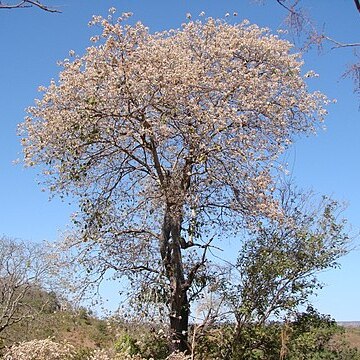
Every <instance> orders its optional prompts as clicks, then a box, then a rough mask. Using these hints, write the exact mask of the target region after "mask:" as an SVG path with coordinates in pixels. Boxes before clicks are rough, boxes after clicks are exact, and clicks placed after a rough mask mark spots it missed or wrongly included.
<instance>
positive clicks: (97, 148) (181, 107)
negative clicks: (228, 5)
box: [20, 14, 327, 350]
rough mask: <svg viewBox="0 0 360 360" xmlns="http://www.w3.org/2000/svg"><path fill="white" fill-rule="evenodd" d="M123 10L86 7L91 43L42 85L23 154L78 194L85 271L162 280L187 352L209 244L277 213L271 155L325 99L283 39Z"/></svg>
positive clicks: (178, 342)
mask: <svg viewBox="0 0 360 360" xmlns="http://www.w3.org/2000/svg"><path fill="white" fill-rule="evenodd" d="M128 16H129V14H123V18H120V19H119V20H118V21H114V22H112V21H110V20H106V19H103V18H101V17H94V19H93V24H98V23H100V24H101V25H102V27H103V32H102V35H101V36H100V37H94V38H92V40H93V41H95V43H96V42H98V43H97V44H95V45H94V46H91V47H89V48H88V49H87V52H86V54H85V55H84V56H82V57H78V56H77V57H75V59H74V60H73V61H69V60H65V61H64V63H63V70H62V72H61V73H60V79H59V82H58V83H56V82H55V81H53V82H52V83H51V84H50V86H49V87H48V88H43V91H44V95H43V98H42V99H41V100H37V101H36V105H35V106H33V107H31V108H29V110H28V111H29V116H28V117H27V119H26V120H25V122H24V123H23V124H22V126H21V130H20V131H21V132H22V134H23V139H22V142H23V145H24V154H25V155H24V156H25V162H26V164H27V165H29V166H33V165H36V164H38V165H43V166H44V173H45V174H46V181H47V182H48V184H49V186H50V189H51V190H53V191H56V192H59V193H60V194H62V195H66V194H69V193H71V194H73V195H74V196H77V197H78V198H79V212H78V214H77V216H76V217H75V219H74V222H75V224H76V225H77V226H78V229H79V231H78V236H77V237H73V238H72V244H77V245H78V247H79V251H80V252H79V255H78V256H79V259H80V261H81V262H82V263H83V264H84V265H85V266H86V268H87V271H88V273H90V274H91V273H92V274H94V275H95V276H96V277H97V279H102V278H103V276H104V273H105V272H106V270H107V269H112V270H115V272H116V274H118V276H128V277H130V279H133V284H134V285H136V286H139V284H144V283H146V284H147V286H146V288H147V289H148V290H149V291H150V290H151V289H155V291H158V290H159V291H162V292H163V294H162V296H163V298H164V302H165V303H166V304H167V305H168V308H169V319H170V327H171V330H172V331H173V343H174V347H175V348H177V349H180V350H186V349H187V348H188V344H187V331H188V321H189V312H190V302H191V301H192V300H193V299H194V298H196V296H197V295H198V294H199V292H201V290H202V289H203V288H204V287H205V286H206V277H207V273H206V271H207V269H208V266H207V265H208V261H207V255H208V252H209V248H210V247H211V246H212V244H213V243H214V242H215V241H217V240H218V239H219V238H226V237H230V236H233V235H238V234H239V231H240V230H241V229H242V228H243V227H244V225H245V223H246V222H249V221H250V220H251V219H252V218H253V217H255V218H258V217H259V216H267V217H271V218H276V217H281V213H280V212H279V211H278V206H277V203H276V201H275V200H273V199H272V192H273V187H274V181H273V175H274V174H275V172H276V165H274V164H276V162H275V160H276V159H277V157H278V156H279V155H280V154H281V153H282V152H283V151H284V149H285V148H286V147H287V146H288V144H290V143H291V141H292V140H293V138H294V137H295V136H296V135H297V134H308V133H311V132H313V131H315V129H316V128H317V125H318V121H322V119H323V117H324V115H325V114H326V111H325V110H324V105H325V104H327V99H326V97H325V96H324V95H322V94H321V93H319V92H315V93H309V92H308V91H307V88H306V84H305V82H304V80H303V78H302V76H301V60H300V57H299V55H296V54H291V48H292V46H291V44H290V43H288V42H287V41H283V40H280V39H279V38H278V37H277V36H273V35H271V34H269V33H268V32H267V31H266V30H264V29H260V28H258V27H257V26H255V25H248V24H247V23H242V24H237V25H230V24H228V23H226V22H224V21H221V20H214V19H208V20H207V21H206V22H204V23H202V22H200V21H196V22H193V21H189V22H188V23H187V24H184V25H183V27H182V28H181V29H180V30H169V31H164V32H161V33H156V34H151V33H149V31H148V29H147V28H146V27H145V26H144V25H142V24H141V23H137V24H135V25H134V26H131V25H123V24H122V20H124V18H126V17H128ZM99 42H100V43H99ZM71 55H73V54H72V52H71ZM310 75H311V74H307V76H310ZM161 281H162V284H163V286H162V287H160V286H159V284H161Z"/></svg>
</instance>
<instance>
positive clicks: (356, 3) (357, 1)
mask: <svg viewBox="0 0 360 360" xmlns="http://www.w3.org/2000/svg"><path fill="white" fill-rule="evenodd" d="M354 3H355V6H356V8H357V9H358V12H359V13H360V1H359V0H354Z"/></svg>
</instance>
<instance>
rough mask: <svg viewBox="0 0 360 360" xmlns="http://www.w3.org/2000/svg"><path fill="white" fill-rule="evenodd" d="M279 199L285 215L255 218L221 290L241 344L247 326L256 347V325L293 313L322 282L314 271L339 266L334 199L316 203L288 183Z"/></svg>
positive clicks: (342, 244) (341, 248)
mask: <svg viewBox="0 0 360 360" xmlns="http://www.w3.org/2000/svg"><path fill="white" fill-rule="evenodd" d="M279 200H280V201H281V204H282V209H283V211H284V218H283V221H282V222H277V221H276V222H274V221H272V220H268V221H266V222H259V223H258V224H257V226H256V228H255V229H254V230H253V232H252V233H251V234H250V239H249V240H248V241H246V242H244V244H243V246H242V248H241V249H240V252H239V256H238V259H237V262H236V264H235V266H234V267H231V269H230V275H229V278H228V279H227V280H226V281H225V282H224V283H223V287H222V291H223V296H224V298H225V301H226V302H227V304H228V306H229V307H230V309H231V310H232V313H233V314H234V316H235V320H236V327H235V330H234V340H233V341H234V344H240V346H243V344H242V341H243V340H244V336H245V335H244V334H246V336H247V337H249V331H250V330H251V331H255V332H254V333H253V334H252V335H253V336H250V338H254V339H258V341H255V340H254V341H252V344H253V346H254V347H255V349H256V348H258V346H259V342H260V343H261V341H259V339H261V336H258V335H256V331H258V330H259V331H262V329H264V326H265V324H267V323H268V321H269V320H275V319H279V320H282V319H286V318H288V319H289V318H291V317H292V314H294V313H296V312H297V311H298V309H299V307H300V306H303V305H306V304H307V303H309V297H310V295H313V294H314V293H316V291H317V290H319V289H321V287H322V284H321V283H320V282H319V280H318V279H317V275H318V273H319V272H321V271H323V270H326V269H329V268H333V267H337V266H338V262H337V260H338V259H339V258H340V257H341V256H343V255H344V254H346V253H347V252H348V247H349V236H348V232H347V229H346V221H345V220H343V219H341V217H340V213H341V210H342V207H341V206H340V204H339V203H338V202H336V201H334V200H332V199H330V198H328V197H323V198H322V200H321V201H320V203H318V204H317V205H316V198H315V197H314V196H313V195H312V194H310V193H307V194H306V193H301V192H298V191H296V190H295V189H294V188H293V187H291V186H286V187H284V188H283V189H282V191H280V196H279ZM257 329H258V330H257ZM246 336H245V337H246ZM240 339H241V340H240ZM249 343H251V342H249ZM244 350H245V349H244ZM246 350H247V349H246ZM234 351H237V352H238V350H234Z"/></svg>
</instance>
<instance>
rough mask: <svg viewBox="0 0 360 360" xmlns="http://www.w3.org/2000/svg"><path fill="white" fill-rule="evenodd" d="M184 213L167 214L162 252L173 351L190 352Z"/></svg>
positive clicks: (170, 210) (170, 209)
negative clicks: (184, 264)
mask: <svg viewBox="0 0 360 360" xmlns="http://www.w3.org/2000/svg"><path fill="white" fill-rule="evenodd" d="M180 243H181V210H180V209H176V210H175V209H173V208H172V206H167V208H166V210H165V215H164V221H163V227H162V238H161V242H160V253H161V258H162V262H163V265H164V269H165V274H166V277H167V278H168V280H169V282H170V287H171V294H170V299H169V305H170V314H169V317H170V330H171V341H172V342H171V349H172V350H173V351H174V350H178V351H182V352H188V351H189V350H190V346H189V343H188V327H189V314H190V304H189V299H188V297H187V290H188V285H187V282H186V281H185V275H184V267H183V263H182V254H181V246H180Z"/></svg>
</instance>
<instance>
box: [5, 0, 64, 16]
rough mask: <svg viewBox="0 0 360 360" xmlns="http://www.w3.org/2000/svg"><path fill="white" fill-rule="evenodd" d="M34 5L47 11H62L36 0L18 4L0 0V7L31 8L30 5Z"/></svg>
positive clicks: (24, 0)
mask: <svg viewBox="0 0 360 360" xmlns="http://www.w3.org/2000/svg"><path fill="white" fill-rule="evenodd" d="M33 6H35V7H38V8H39V9H41V10H44V11H47V12H51V13H61V11H60V10H58V9H54V8H51V7H48V6H47V5H44V4H42V3H40V2H39V1H34V0H23V1H20V2H19V3H17V4H13V5H11V4H2V2H1V1H0V9H24V8H29V7H33Z"/></svg>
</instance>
